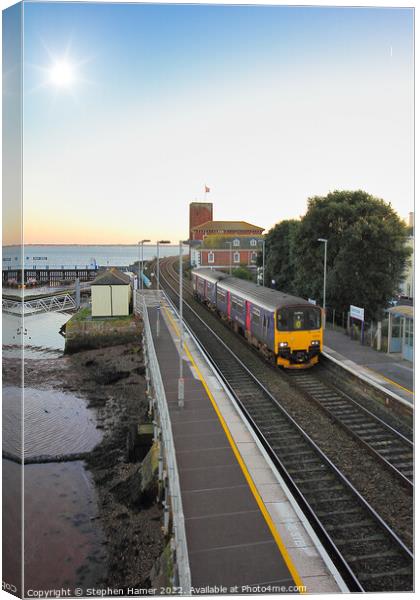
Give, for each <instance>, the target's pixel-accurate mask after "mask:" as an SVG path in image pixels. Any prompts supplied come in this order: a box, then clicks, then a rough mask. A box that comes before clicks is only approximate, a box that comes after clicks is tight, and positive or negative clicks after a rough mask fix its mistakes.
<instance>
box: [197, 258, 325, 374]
mask: <svg viewBox="0 0 420 600" xmlns="http://www.w3.org/2000/svg"><path fill="white" fill-rule="evenodd" d="M193 284H194V290H195V294H196V296H197V298H198V299H199V300H200V301H202V302H205V303H206V304H208V305H209V306H210V307H211V308H212V309H213V310H216V311H217V313H218V315H219V316H220V317H221V318H222V319H224V320H225V321H227V322H228V323H229V324H230V325H231V326H232V327H233V329H234V330H235V331H236V332H237V333H239V334H240V335H242V336H243V337H245V338H246V339H247V340H248V342H249V343H250V344H252V345H253V346H255V347H256V348H258V349H259V350H260V351H261V352H262V353H263V354H264V355H265V356H266V357H267V358H269V359H270V360H272V361H273V362H275V363H276V364H277V365H279V366H283V367H285V368H289V369H290V368H298V369H299V368H300V369H301V368H307V367H310V366H312V365H314V364H316V363H317V362H318V357H319V354H320V352H321V350H322V327H321V310H320V308H319V307H317V306H314V305H313V304H311V303H309V302H308V301H307V300H304V299H303V298H298V297H296V296H291V295H289V294H284V293H283V292H279V291H277V290H272V289H270V288H266V287H262V286H257V285H256V284H254V283H252V282H250V281H244V280H242V279H238V278H236V277H232V276H229V275H227V274H226V273H223V272H221V271H212V270H211V269H194V270H193Z"/></svg>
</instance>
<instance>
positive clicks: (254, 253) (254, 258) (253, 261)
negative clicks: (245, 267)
mask: <svg viewBox="0 0 420 600" xmlns="http://www.w3.org/2000/svg"><path fill="white" fill-rule="evenodd" d="M251 262H252V263H255V262H257V253H256V252H251Z"/></svg>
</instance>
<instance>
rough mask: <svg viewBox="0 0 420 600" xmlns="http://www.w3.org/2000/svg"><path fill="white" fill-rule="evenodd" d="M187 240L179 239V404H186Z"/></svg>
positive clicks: (181, 405)
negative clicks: (185, 255)
mask: <svg viewBox="0 0 420 600" xmlns="http://www.w3.org/2000/svg"><path fill="white" fill-rule="evenodd" d="M188 242H189V240H187V241H186V242H183V241H181V240H180V241H179V379H178V406H180V407H183V406H184V398H185V392H184V364H183V359H182V353H183V351H184V315H183V308H184V306H183V305H184V301H183V298H182V292H183V275H182V274H183V263H182V246H183V245H184V244H188Z"/></svg>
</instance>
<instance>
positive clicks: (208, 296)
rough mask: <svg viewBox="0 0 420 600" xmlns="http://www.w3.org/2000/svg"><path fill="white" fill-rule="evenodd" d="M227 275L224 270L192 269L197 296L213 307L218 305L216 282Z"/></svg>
mask: <svg viewBox="0 0 420 600" xmlns="http://www.w3.org/2000/svg"><path fill="white" fill-rule="evenodd" d="M225 277H227V274H226V273H223V271H213V270H212V269H200V273H198V270H197V269H194V270H193V271H192V278H193V288H194V292H195V294H196V296H197V298H198V299H199V300H200V301H201V302H204V303H205V304H208V305H209V306H211V307H215V306H216V284H217V282H218V281H220V280H221V279H224V278H225Z"/></svg>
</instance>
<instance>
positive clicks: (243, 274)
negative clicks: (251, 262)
mask: <svg viewBox="0 0 420 600" xmlns="http://www.w3.org/2000/svg"><path fill="white" fill-rule="evenodd" d="M232 275H233V276H234V277H238V278H239V279H246V280H247V281H254V275H253V274H252V273H251V271H250V270H249V269H247V268H246V267H237V268H236V269H233V271H232Z"/></svg>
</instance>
